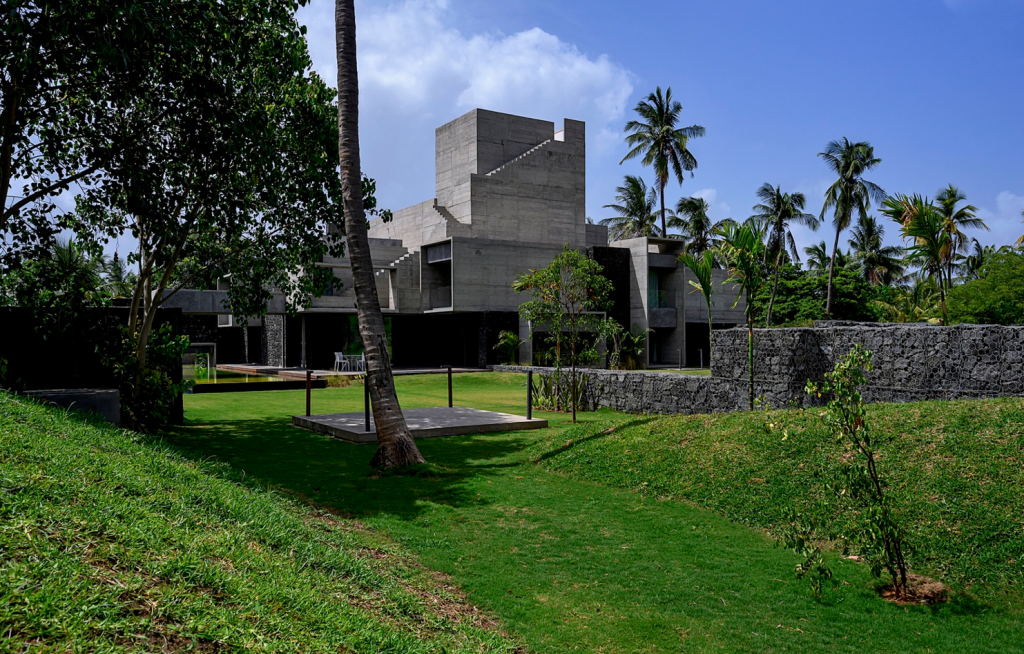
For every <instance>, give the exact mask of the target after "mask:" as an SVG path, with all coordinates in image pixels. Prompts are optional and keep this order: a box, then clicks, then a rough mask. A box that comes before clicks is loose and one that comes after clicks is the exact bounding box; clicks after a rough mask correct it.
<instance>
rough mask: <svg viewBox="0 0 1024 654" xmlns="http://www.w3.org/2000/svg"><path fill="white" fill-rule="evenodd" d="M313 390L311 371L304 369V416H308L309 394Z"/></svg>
mask: <svg viewBox="0 0 1024 654" xmlns="http://www.w3.org/2000/svg"><path fill="white" fill-rule="evenodd" d="M312 390H313V371H312V370H310V369H308V368H307V369H306V417H307V418H308V417H309V396H310V392H311V391H312Z"/></svg>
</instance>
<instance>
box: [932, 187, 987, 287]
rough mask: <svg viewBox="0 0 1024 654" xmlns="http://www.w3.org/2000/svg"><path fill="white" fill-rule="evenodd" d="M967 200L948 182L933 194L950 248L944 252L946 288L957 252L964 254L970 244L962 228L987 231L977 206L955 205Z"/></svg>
mask: <svg viewBox="0 0 1024 654" xmlns="http://www.w3.org/2000/svg"><path fill="white" fill-rule="evenodd" d="M966 201H967V194H965V193H964V192H963V191H961V190H960V189H958V188H957V187H955V186H953V185H952V184H950V185H949V186H947V187H946V188H944V189H941V190H940V191H939V193H938V195H936V196H935V207H936V209H938V211H939V213H940V214H941V215H942V222H943V230H944V231H945V232H946V234H947V235H948V236H949V242H950V246H951V247H950V249H949V252H948V253H947V254H946V289H947V290H948V289H949V287H950V286H951V285H952V283H953V265H954V263H955V259H956V255H957V253H960V254H966V253H967V252H968V250H969V249H970V246H971V240H970V238H968V236H967V234H964V232H963V230H964V229H984V230H985V231H988V225H986V224H985V221H984V220H982V219H981V218H979V217H978V215H977V211H978V208H977V207H976V206H974V205H973V204H968V205H965V206H962V207H957V205H958V204H960V203H961V202H966Z"/></svg>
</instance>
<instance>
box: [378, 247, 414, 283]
mask: <svg viewBox="0 0 1024 654" xmlns="http://www.w3.org/2000/svg"><path fill="white" fill-rule="evenodd" d="M413 254H414V253H413V252H411V251H410V252H406V253H405V254H403V255H402V256H400V257H398V258H397V259H395V260H394V261H392V262H391V263H389V264H388V268H397V267H398V264H400V263H402V262H403V261H405V260H406V259H408V258H409V257H411V256H412V255H413ZM382 272H385V270H375V271H373V276H374V277H376V276H378V275H380V274H381V273H382Z"/></svg>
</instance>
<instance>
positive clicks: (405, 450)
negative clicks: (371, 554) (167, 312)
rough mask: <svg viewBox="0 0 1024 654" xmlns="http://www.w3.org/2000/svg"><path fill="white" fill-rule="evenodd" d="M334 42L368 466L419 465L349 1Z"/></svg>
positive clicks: (337, 17) (343, 1)
mask: <svg viewBox="0 0 1024 654" xmlns="http://www.w3.org/2000/svg"><path fill="white" fill-rule="evenodd" d="M334 28H335V43H336V47H337V58H338V157H339V159H340V162H341V192H342V202H343V204H344V212H345V235H346V242H347V247H348V256H349V260H350V261H351V263H352V279H353V286H354V289H355V295H356V316H357V320H358V323H359V335H360V336H361V337H362V339H363V347H364V348H365V354H366V378H365V380H364V382H363V383H365V384H367V385H368V386H369V394H370V400H371V402H372V404H373V420H374V423H375V424H376V427H377V439H378V441H379V443H380V445H379V446H378V448H377V452H376V453H375V454H374V455H373V460H372V461H371V463H370V464H371V465H372V466H374V467H376V468H380V469H385V468H393V467H398V466H407V465H411V464H415V463H423V462H424V459H423V455H422V454H420V451H419V450H418V449H417V448H416V443H415V442H413V439H412V435H411V434H410V433H409V427H408V425H406V422H405V415H404V414H403V413H402V408H401V406H399V404H398V396H397V395H396V393H395V378H394V376H393V375H392V373H391V360H390V357H389V356H388V346H387V334H386V332H385V331H384V317H383V316H382V315H381V311H380V299H379V298H378V297H377V284H376V282H375V281H374V278H373V262H372V260H371V259H370V242H369V238H368V237H367V228H366V224H367V223H366V212H365V210H364V208H363V177H362V170H361V168H360V161H359V71H358V68H357V66H356V13H355V7H354V6H353V0H335V4H334Z"/></svg>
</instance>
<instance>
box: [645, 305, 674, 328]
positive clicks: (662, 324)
mask: <svg viewBox="0 0 1024 654" xmlns="http://www.w3.org/2000/svg"><path fill="white" fill-rule="evenodd" d="M647 326H648V327H650V328H651V329H675V327H676V310H675V309H674V308H671V307H662V308H656V309H651V310H650V311H648V312H647Z"/></svg>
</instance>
